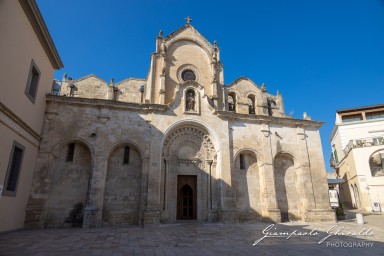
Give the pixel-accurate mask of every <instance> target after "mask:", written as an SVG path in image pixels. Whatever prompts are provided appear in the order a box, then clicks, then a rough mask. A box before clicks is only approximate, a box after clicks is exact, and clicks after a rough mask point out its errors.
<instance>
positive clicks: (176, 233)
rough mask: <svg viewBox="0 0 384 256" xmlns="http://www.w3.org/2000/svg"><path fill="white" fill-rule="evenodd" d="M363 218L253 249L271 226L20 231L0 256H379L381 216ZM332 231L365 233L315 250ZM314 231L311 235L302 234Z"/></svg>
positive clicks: (383, 243)
mask: <svg viewBox="0 0 384 256" xmlns="http://www.w3.org/2000/svg"><path fill="white" fill-rule="evenodd" d="M364 215H365V221H366V223H365V224H364V225H358V224H356V220H355V219H353V218H351V217H353V212H350V213H349V217H350V218H349V219H348V220H346V221H341V222H338V223H329V222H328V223H305V222H289V223H284V224H275V225H274V226H273V227H272V226H271V227H272V228H271V229H270V230H269V232H278V233H281V232H286V233H284V234H282V235H283V236H284V235H285V236H287V234H292V233H295V234H296V235H295V234H293V235H292V236H291V237H290V238H289V239H286V237H274V238H270V237H266V238H264V239H263V240H262V241H260V242H259V243H258V244H257V245H255V246H253V243H254V242H255V241H256V240H258V239H260V238H262V237H263V236H264V235H263V230H264V229H265V228H266V227H267V226H268V225H270V223H261V222H257V223H247V224H237V225H227V224H226V225H224V224H202V223H196V222H183V223H180V224H172V225H161V226H160V227H158V228H141V227H137V226H129V227H110V228H96V229H81V228H68V229H41V230H22V231H16V232H12V233H5V234H1V235H0V248H1V249H0V255H1V256H11V255H20V256H21V255H39V256H40V255H58V256H63V255H68V256H69V255H71V256H74V255H82V256H83V255H94V256H96V255H113V256H118V255H183V256H187V255H312V256H315V255H348V256H352V255H384V215H383V214H377V213H365V214H364ZM335 225H337V228H334V229H333V231H334V232H336V231H337V230H338V229H340V228H342V227H344V229H343V230H342V231H341V232H344V233H346V232H360V231H361V230H363V229H364V228H365V229H364V230H363V232H361V233H360V235H359V236H357V237H356V236H342V235H339V236H332V237H329V238H328V239H326V240H325V241H324V242H323V243H321V244H318V243H319V241H320V240H321V239H323V238H325V237H327V236H328V234H327V230H329V229H330V228H331V227H332V226H335ZM370 228H372V230H371V231H369V229H370ZM313 229H316V230H314V231H312V235H309V234H307V235H305V234H304V232H307V233H309V232H310V231H311V230H313ZM295 230H297V231H296V232H294V231H295ZM372 232H373V235H372ZM299 233H300V234H301V235H300V234H299ZM272 235H273V234H272Z"/></svg>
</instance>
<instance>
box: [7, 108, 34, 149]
mask: <svg viewBox="0 0 384 256" xmlns="http://www.w3.org/2000/svg"><path fill="white" fill-rule="evenodd" d="M0 123H3V124H4V125H5V126H7V127H9V128H10V129H11V130H12V131H14V132H15V133H17V134H19V135H20V136H21V137H23V138H24V139H26V140H27V141H29V142H30V143H32V144H33V145H34V146H35V147H38V146H39V141H40V136H39V134H38V133H37V132H35V131H34V130H33V129H32V128H31V127H30V126H29V125H28V124H26V123H25V122H24V121H23V120H22V119H21V118H19V117H18V116H17V115H16V114H15V113H13V112H12V111H11V110H10V109H9V108H7V107H6V106H5V105H4V104H3V103H1V102H0Z"/></svg>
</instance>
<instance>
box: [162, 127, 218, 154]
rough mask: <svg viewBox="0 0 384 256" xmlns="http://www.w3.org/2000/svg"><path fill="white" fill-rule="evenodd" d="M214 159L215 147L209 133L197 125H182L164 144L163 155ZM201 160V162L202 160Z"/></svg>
mask: <svg viewBox="0 0 384 256" xmlns="http://www.w3.org/2000/svg"><path fill="white" fill-rule="evenodd" d="M183 154H184V155H185V156H184V158H188V159H199V160H200V161H201V162H204V161H205V160H210V159H213V157H214V155H215V147H214V145H213V143H212V141H211V139H210V137H209V135H208V134H207V133H206V132H204V131H202V130H200V129H198V128H196V127H188V126H186V127H180V128H178V129H176V130H174V131H172V132H171V133H170V134H169V135H168V137H167V138H166V139H165V141H164V144H163V156H164V157H171V158H175V157H177V158H179V159H181V158H183ZM200 161H199V162H200Z"/></svg>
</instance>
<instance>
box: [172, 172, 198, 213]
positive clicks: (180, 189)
mask: <svg viewBox="0 0 384 256" xmlns="http://www.w3.org/2000/svg"><path fill="white" fill-rule="evenodd" d="M196 194H197V191H196V176H194V175H179V176H177V219H178V220H194V219H196V208H197V207H196V206H197V202H196Z"/></svg>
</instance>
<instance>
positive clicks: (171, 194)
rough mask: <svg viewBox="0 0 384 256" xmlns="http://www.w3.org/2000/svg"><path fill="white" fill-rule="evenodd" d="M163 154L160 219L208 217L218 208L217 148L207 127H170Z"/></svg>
mask: <svg viewBox="0 0 384 256" xmlns="http://www.w3.org/2000/svg"><path fill="white" fill-rule="evenodd" d="M162 157H163V161H164V162H163V165H162V169H161V170H162V178H161V183H162V186H161V188H162V194H161V203H162V214H161V221H162V222H164V223H168V222H176V221H178V220H183V219H195V220H199V221H207V220H210V219H211V218H212V216H213V215H214V213H215V212H216V208H217V207H216V193H215V189H214V188H215V187H216V179H215V177H216V151H215V146H214V143H213V142H212V140H211V135H210V133H209V132H208V130H207V129H206V128H205V127H204V126H202V125H199V124H194V123H182V124H179V125H177V126H176V127H173V128H172V129H170V130H169V132H167V134H166V136H165V138H164V142H163V147H162Z"/></svg>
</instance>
